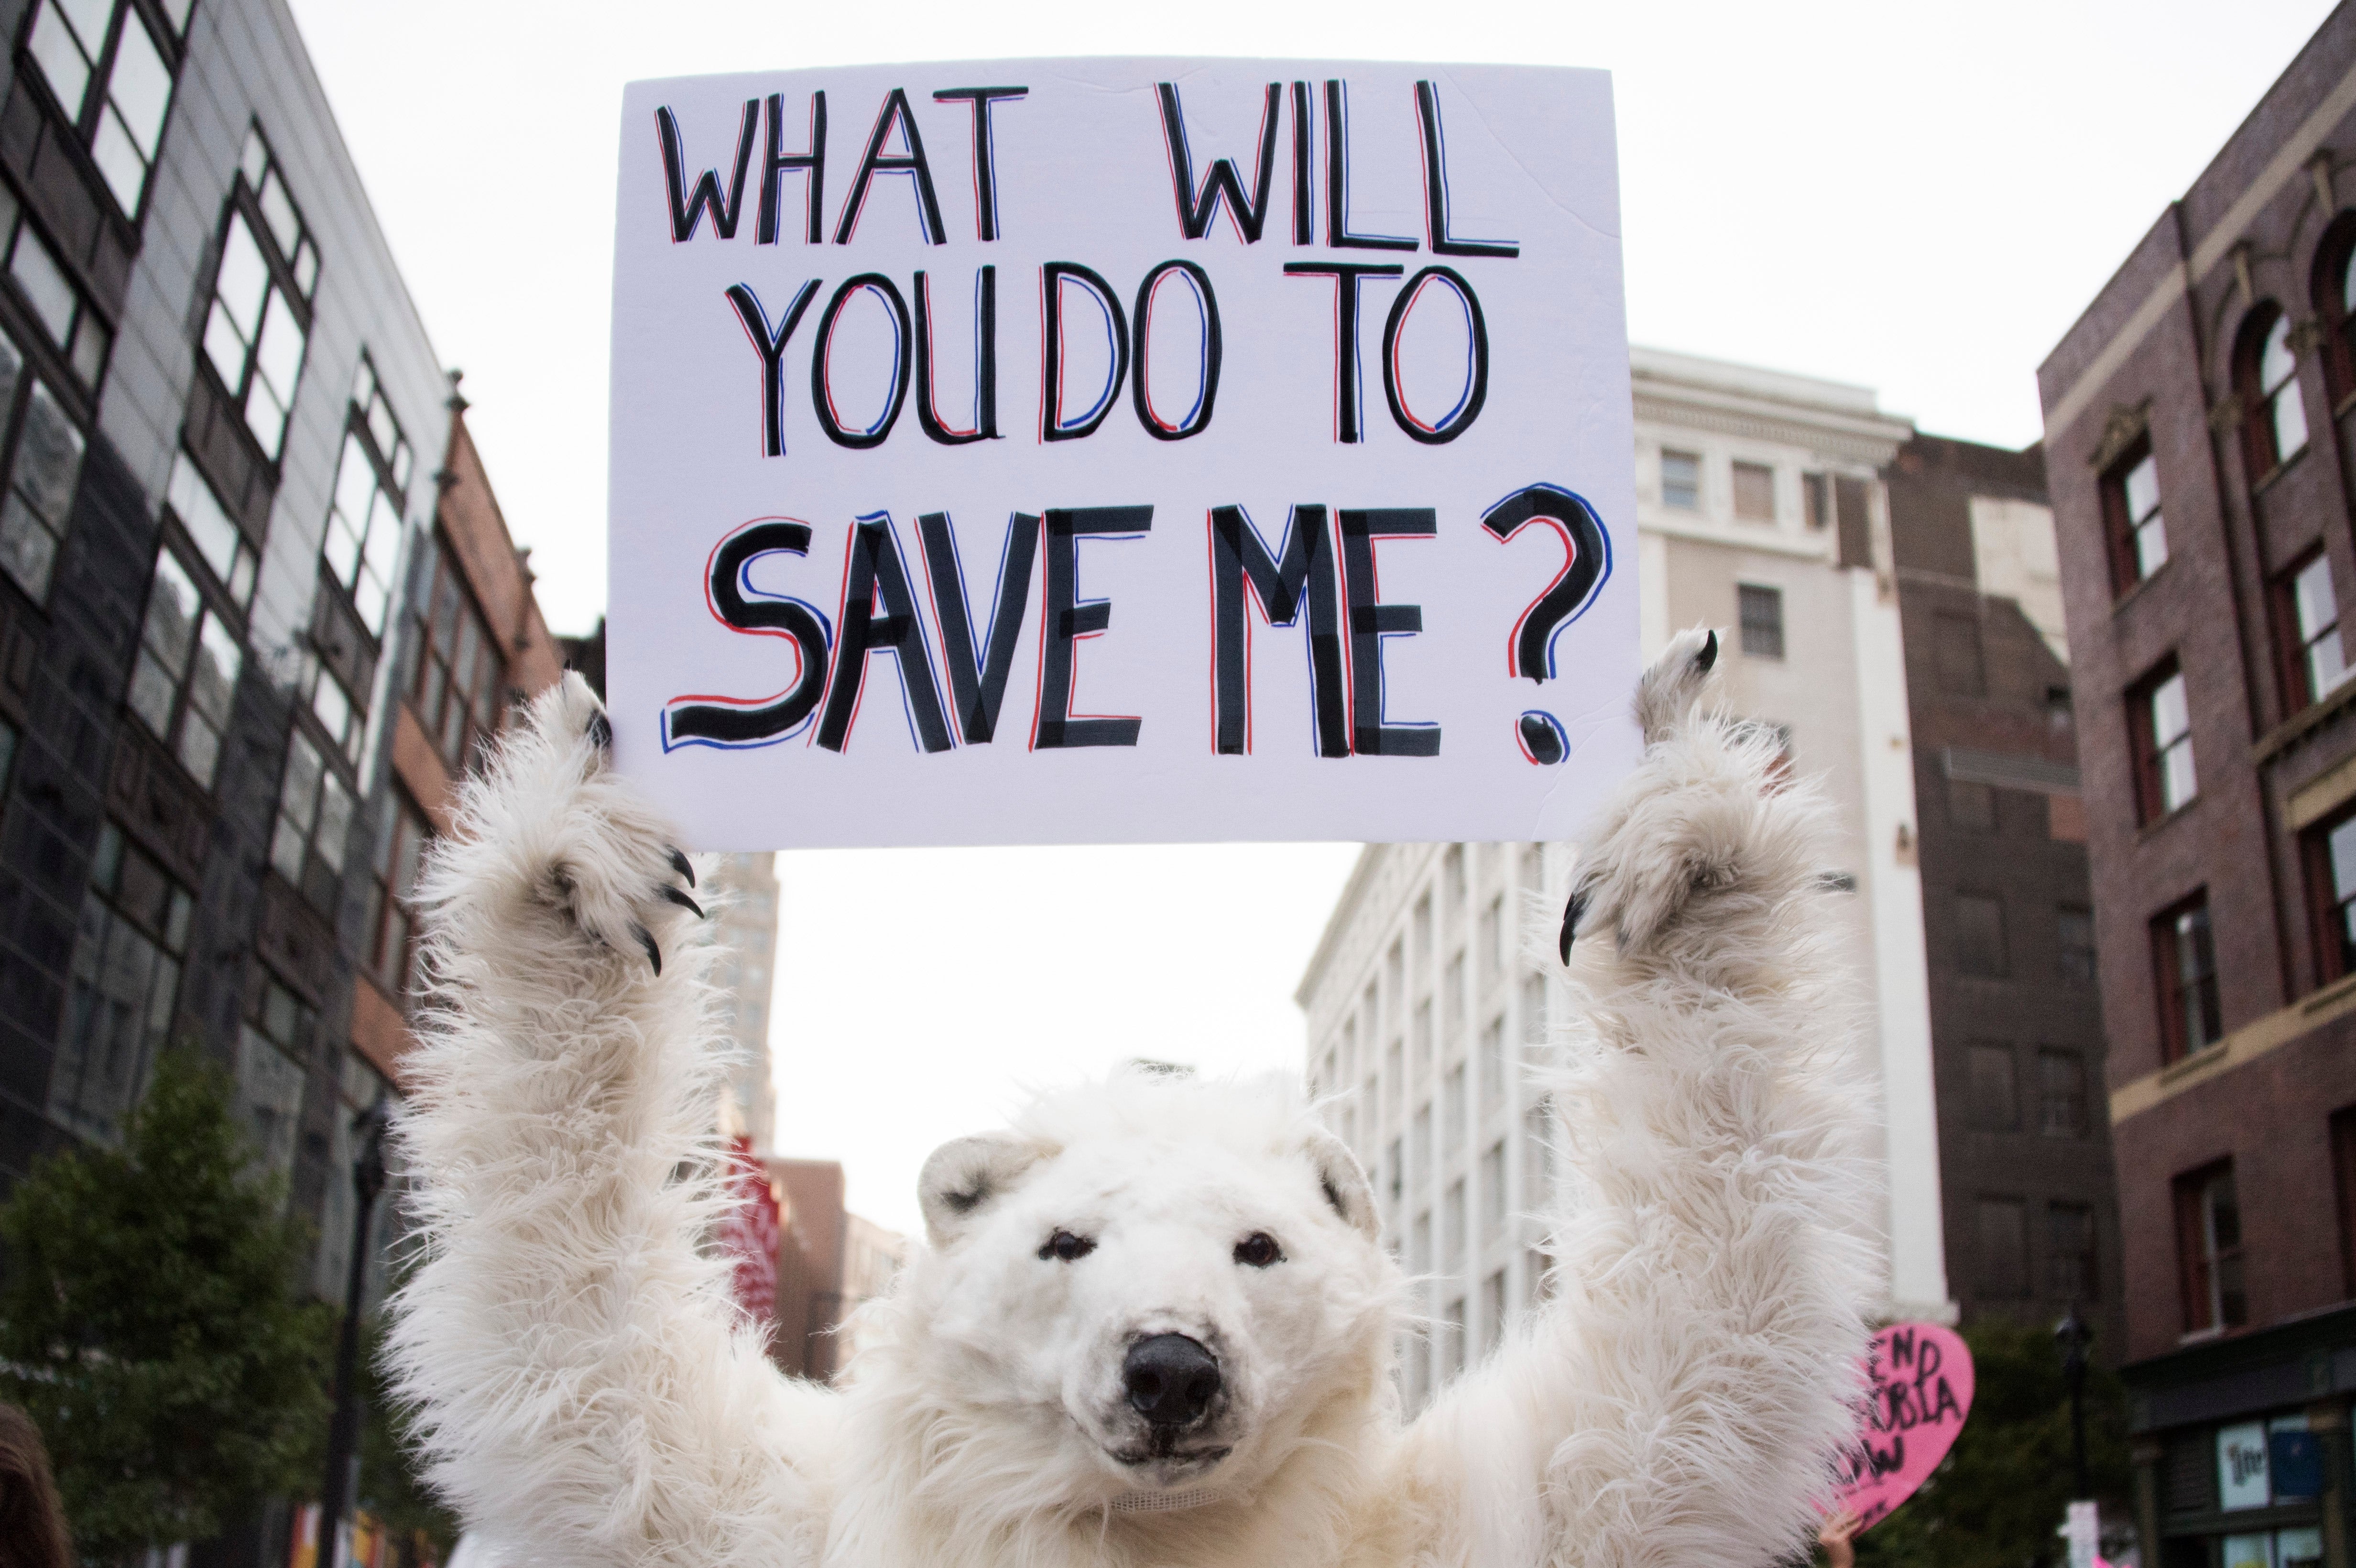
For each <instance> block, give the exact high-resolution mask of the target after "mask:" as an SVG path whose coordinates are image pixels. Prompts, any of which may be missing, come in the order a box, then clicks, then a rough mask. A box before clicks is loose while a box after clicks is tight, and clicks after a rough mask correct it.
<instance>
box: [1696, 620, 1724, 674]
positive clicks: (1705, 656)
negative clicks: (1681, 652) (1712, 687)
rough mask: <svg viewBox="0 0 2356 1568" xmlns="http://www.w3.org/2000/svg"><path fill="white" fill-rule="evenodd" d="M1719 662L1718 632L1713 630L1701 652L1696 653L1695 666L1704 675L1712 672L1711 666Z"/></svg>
mask: <svg viewBox="0 0 2356 1568" xmlns="http://www.w3.org/2000/svg"><path fill="white" fill-rule="evenodd" d="M1717 663H1718V633H1717V632H1715V631H1712V632H1711V633H1710V635H1709V640H1708V642H1706V643H1704V644H1702V645H1701V652H1699V653H1697V654H1696V655H1694V668H1696V669H1697V670H1699V671H1701V673H1702V674H1704V675H1708V673H1709V672H1710V667H1712V666H1713V665H1715V664H1717Z"/></svg>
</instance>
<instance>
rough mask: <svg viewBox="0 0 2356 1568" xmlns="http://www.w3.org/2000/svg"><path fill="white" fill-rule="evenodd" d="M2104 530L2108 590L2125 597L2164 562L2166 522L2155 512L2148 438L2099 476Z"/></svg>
mask: <svg viewBox="0 0 2356 1568" xmlns="http://www.w3.org/2000/svg"><path fill="white" fill-rule="evenodd" d="M2103 521H2104V534H2105V536H2106V537H2107V539H2108V540H2109V544H2110V556H2111V592H2112V593H2113V594H2120V593H2125V592H2126V591H2127V590H2128V589H2130V588H2133V587H2134V586H2135V585H2136V583H2138V582H2141V581H2143V580H2144V579H2145V578H2147V577H2149V576H2150V575H2151V574H2152V573H2153V572H2155V571H2158V570H2159V569H2160V568H2161V567H2163V566H2165V565H2167V564H2168V520H2167V518H2166V517H2162V516H2161V515H2160V509H2159V464H2158V463H2156V462H2155V461H2154V460H2153V458H2152V452H2151V438H2150V437H2148V436H2146V437H2145V438H2143V439H2142V440H2140V441H2138V442H2136V444H2135V445H2134V446H2133V447H2131V448H2129V449H2128V451H2127V454H2126V456H2125V457H2122V458H2120V459H2119V461H2118V462H2117V463H2115V464H2112V466H2111V470H2110V472H2109V473H2107V474H2105V475H2103Z"/></svg>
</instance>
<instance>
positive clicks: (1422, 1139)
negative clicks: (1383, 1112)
mask: <svg viewBox="0 0 2356 1568" xmlns="http://www.w3.org/2000/svg"><path fill="white" fill-rule="evenodd" d="M1408 1159H1409V1160H1410V1162H1411V1163H1412V1164H1413V1165H1414V1167H1415V1174H1414V1175H1413V1176H1412V1177H1411V1178H1410V1180H1411V1181H1412V1182H1413V1183H1414V1184H1415V1186H1416V1187H1417V1188H1418V1189H1421V1188H1422V1187H1423V1184H1424V1183H1425V1182H1427V1181H1430V1179H1431V1102H1430V1101H1429V1100H1427V1101H1425V1102H1424V1103H1423V1104H1420V1105H1418V1106H1417V1107H1416V1109H1415V1125H1414V1126H1413V1128H1411V1129H1410V1131H1409V1133H1408ZM1425 1266H1426V1267H1429V1266H1430V1264H1429V1263H1427V1264H1426V1265H1425Z"/></svg>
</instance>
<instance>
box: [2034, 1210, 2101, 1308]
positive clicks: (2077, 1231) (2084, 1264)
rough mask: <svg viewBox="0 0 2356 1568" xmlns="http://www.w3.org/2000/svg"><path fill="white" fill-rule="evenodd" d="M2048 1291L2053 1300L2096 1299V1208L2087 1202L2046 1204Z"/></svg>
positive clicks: (2046, 1284)
mask: <svg viewBox="0 0 2356 1568" xmlns="http://www.w3.org/2000/svg"><path fill="white" fill-rule="evenodd" d="M2045 1294H2046V1296H2047V1297H2048V1299H2050V1300H2053V1301H2068V1302H2080V1301H2092V1300H2094V1296H2095V1294H2096V1293H2095V1288H2094V1210H2093V1209H2092V1208H2090V1207H2089V1206H2087V1205H2086V1204H2083V1203H2049V1204H2047V1205H2046V1206H2045Z"/></svg>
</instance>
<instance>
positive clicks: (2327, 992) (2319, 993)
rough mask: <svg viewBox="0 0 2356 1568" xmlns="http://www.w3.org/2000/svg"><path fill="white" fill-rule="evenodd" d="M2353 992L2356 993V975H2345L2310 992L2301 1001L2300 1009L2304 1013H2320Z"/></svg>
mask: <svg viewBox="0 0 2356 1568" xmlns="http://www.w3.org/2000/svg"><path fill="white" fill-rule="evenodd" d="M2351 993H2356V975H2343V976H2340V978H2339V979H2337V980H2334V981H2332V982H2331V983H2330V984H2329V985H2328V986H2324V987H2319V989H2317V990H2314V991H2312V992H2309V993H2308V997H2307V998H2306V999H2305V1000H2304V1001H2302V1002H2300V1003H2299V1005H2298V1010H2299V1011H2301V1012H2303V1013H2319V1012H2321V1011H2322V1010H2323V1009H2324V1008H2328V1007H2329V1006H2331V1005H2332V1004H2333V1003H2334V1002H2337V1001H2339V1000H2340V998H2341V997H2346V996H2348V995H2350V994H2351Z"/></svg>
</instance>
